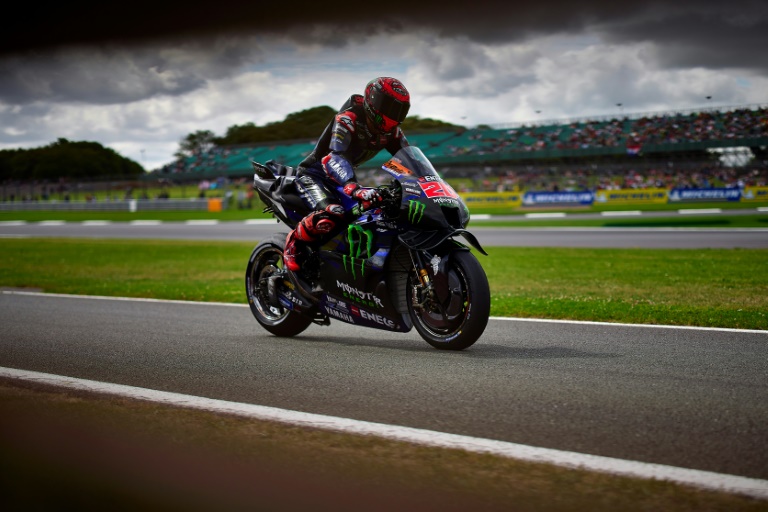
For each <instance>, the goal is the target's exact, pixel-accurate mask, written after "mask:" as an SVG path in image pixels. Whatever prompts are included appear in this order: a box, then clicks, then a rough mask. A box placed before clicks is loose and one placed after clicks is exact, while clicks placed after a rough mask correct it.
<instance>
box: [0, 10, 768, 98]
mask: <svg viewBox="0 0 768 512" xmlns="http://www.w3.org/2000/svg"><path fill="white" fill-rule="evenodd" d="M107 5H108V3H107V2H103V1H99V2H92V1H82V0H81V1H77V0H75V1H73V2H69V3H67V2H58V3H54V4H52V5H50V6H46V7H45V8H40V7H39V6H38V5H35V4H32V3H29V2H27V3H25V4H21V5H20V6H19V12H18V13H17V14H16V16H15V18H14V20H13V21H12V22H9V23H6V24H5V25H4V27H3V30H2V31H0V101H7V102H11V103H17V104H18V103H26V102H30V101H36V100H41V99H48V100H57V99H64V100H76V101H77V100H80V99H83V100H88V101H89V102H96V103H121V102H129V101H134V100H136V99H141V98H146V97H150V96H153V95H156V94H169V95H178V94H184V93H186V92H189V91H191V90H194V89H195V88H198V87H200V86H202V85H203V84H204V83H206V81H207V80H210V79H212V78H224V77H226V76H229V75H230V74H232V73H234V72H236V71H237V66H239V65H240V64H242V63H244V62H248V60H249V59H250V60H251V61H252V60H253V57H254V54H255V52H257V51H258V47H257V46H256V43H255V42H252V41H253V39H250V38H252V37H254V36H258V35H264V36H269V35H273V34H279V35H281V36H283V37H288V38H290V39H292V40H294V41H296V42H299V43H315V44H319V45H325V46H344V45H345V44H349V43H350V42H354V41H357V40H359V38H362V37H365V36H367V35H371V34H375V33H378V34H387V33H392V34H396V33H400V32H405V31H407V32H409V33H412V34H413V33H415V34H418V33H419V32H420V31H421V32H423V33H424V35H425V37H432V38H434V37H438V38H441V39H442V41H443V44H444V45H445V41H446V40H449V39H450V40H452V41H459V42H460V41H468V42H480V43H488V44H494V43H504V42H513V41H523V40H526V39H529V38H532V37H535V36H541V35H551V34H571V35H578V34H586V33H588V34H592V35H598V36H599V37H600V38H601V39H602V40H603V41H604V42H610V43H616V44H624V43H647V44H649V55H651V56H652V57H653V58H654V60H655V62H656V65H657V66H660V67H668V68H686V67H703V68H710V69H724V68H749V69H752V70H754V71H756V72H758V73H760V74H766V75H768V59H766V58H765V57H764V49H765V48H768V2H766V1H765V0H728V1H723V0H698V1H695V0H677V1H676V2H668V1H667V0H664V1H635V2H628V3H625V2H617V1H616V0H610V1H607V0H584V1H580V2H575V1H573V0H569V1H564V0H556V1H549V2H535V1H533V2H525V3H514V2H509V1H508V0H491V1H481V2H475V3H473V5H472V6H471V7H467V6H466V4H458V3H455V2H453V3H451V2H445V1H443V0H441V1H439V2H438V1H434V0H430V1H423V0H422V1H419V0H416V1H413V2H407V3H403V4H391V3H390V4H386V7H385V5H384V4H380V3H369V2H359V3H358V4H356V5H355V6H354V7H351V6H349V7H348V6H345V5H344V4H342V3H339V4H334V3H326V2H314V3H313V4H312V6H311V7H308V6H303V5H302V4H301V3H298V4H297V3H296V2H270V3H265V2H254V1H252V2H240V1H234V0H218V1H216V2H205V3H201V2H195V1H190V2H187V3H185V4H176V3H174V4H169V3H166V2H157V1H152V2H150V1H148V0H136V1H133V2H130V3H122V4H119V7H107ZM111 5H114V4H111ZM32 10H34V12H32ZM25 11H26V12H25ZM244 41H245V42H244ZM438 43H440V39H438V40H437V41H436V44H438ZM159 49H166V51H167V53H163V52H162V51H159ZM467 52H471V50H470V49H468V48H465V49H462V46H461V44H451V45H450V54H448V53H447V52H443V53H442V54H441V55H439V60H436V61H434V62H433V61H431V60H430V61H429V63H428V64H427V65H431V66H434V67H435V68H436V72H438V73H439V74H440V76H441V77H442V78H445V79H448V78H451V79H456V78H466V77H467V76H469V75H472V74H477V73H478V72H480V71H479V68H478V66H479V62H481V61H480V60H478V59H475V58H468V55H467ZM470 57H471V56H470ZM435 62H437V63H439V64H440V65H439V66H438V65H437V64H435ZM513 78H514V80H523V79H524V77H517V76H516V77H513Z"/></svg>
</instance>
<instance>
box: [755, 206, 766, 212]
mask: <svg viewBox="0 0 768 512" xmlns="http://www.w3.org/2000/svg"><path fill="white" fill-rule="evenodd" d="M757 211H759V212H768V206H758V207H757Z"/></svg>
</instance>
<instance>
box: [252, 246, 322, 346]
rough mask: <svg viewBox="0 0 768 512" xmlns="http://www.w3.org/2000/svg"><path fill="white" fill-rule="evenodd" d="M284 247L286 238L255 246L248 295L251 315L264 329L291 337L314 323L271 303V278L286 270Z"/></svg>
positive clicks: (277, 334) (307, 318) (276, 334)
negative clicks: (284, 265) (269, 285)
mask: <svg viewBox="0 0 768 512" xmlns="http://www.w3.org/2000/svg"><path fill="white" fill-rule="evenodd" d="M284 244H285V235H274V236H273V237H272V238H269V239H268V240H265V241H263V242H261V243H259V244H258V245H257V246H256V248H255V249H254V250H253V252H252V253H251V258H250V259H249V260H248V266H247V268H246V271H245V293H246V295H247V297H248V305H249V306H250V307H251V313H253V316H254V317H255V318H256V320H257V321H258V322H259V323H260V324H261V326H262V327H264V329H266V330H267V331H269V332H271V333H272V334H274V335H275V336H282V337H290V336H296V335H297V334H300V333H301V332H303V331H304V330H306V328H307V327H309V325H310V324H311V323H312V319H311V318H309V317H306V316H304V315H302V314H300V313H297V312H295V311H291V310H290V309H286V308H284V307H282V306H281V305H277V304H273V303H272V301H270V296H269V288H268V283H269V277H271V276H273V275H274V274H275V273H278V272H280V271H281V270H282V268H283V246H284Z"/></svg>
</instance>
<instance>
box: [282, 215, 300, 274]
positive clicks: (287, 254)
mask: <svg viewBox="0 0 768 512" xmlns="http://www.w3.org/2000/svg"><path fill="white" fill-rule="evenodd" d="M298 230H299V227H298V226H297V227H296V229H294V230H292V231H291V232H290V233H288V236H287V237H285V248H284V249H283V265H285V268H287V269H288V270H290V271H291V272H298V271H299V269H300V268H301V265H299V262H298V260H299V259H301V256H302V252H303V251H302V249H303V247H301V245H303V242H304V240H301V239H299V236H298V233H297V231H298Z"/></svg>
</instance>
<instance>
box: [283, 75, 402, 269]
mask: <svg viewBox="0 0 768 512" xmlns="http://www.w3.org/2000/svg"><path fill="white" fill-rule="evenodd" d="M410 99H411V97H410V94H408V91H407V90H406V88H405V87H404V86H403V84H402V83H401V82H400V81H399V80H397V79H395V78H390V77H379V78H375V79H373V80H371V81H370V82H368V85H366V87H365V94H364V95H360V94H353V95H352V96H351V97H350V98H349V99H348V100H347V101H346V102H345V103H344V105H343V106H342V107H341V110H339V112H338V113H337V114H336V116H335V118H334V119H333V120H332V121H331V122H330V123H329V124H328V126H326V128H325V130H324V131H323V134H322V135H321V136H320V139H319V140H318V142H317V144H316V145H315V149H313V150H312V152H311V153H310V154H309V155H308V156H307V157H306V158H305V159H304V160H303V161H302V162H301V164H299V167H298V169H297V171H298V172H297V174H298V177H297V178H296V181H295V183H296V187H297V188H298V190H299V193H300V194H301V198H302V200H303V201H304V203H305V204H306V205H307V206H308V207H309V208H311V209H312V212H311V213H309V214H308V215H307V216H306V217H304V218H303V219H301V221H300V222H299V223H298V224H297V225H296V228H295V229H294V230H293V231H291V232H290V233H288V236H287V237H286V239H285V250H284V251H283V263H284V264H285V266H286V268H288V269H289V270H291V271H293V272H295V271H297V270H299V268H300V263H299V261H298V260H300V255H301V253H302V251H301V250H302V248H303V244H307V243H315V244H318V245H321V244H323V243H325V242H326V241H327V240H329V239H330V238H332V237H333V236H335V235H336V234H337V233H338V232H339V231H340V230H341V229H343V228H344V227H345V226H346V225H348V224H349V222H350V221H351V218H350V217H351V215H350V212H349V211H346V210H345V208H344V206H342V204H341V202H340V200H339V197H338V195H337V193H336V187H343V192H344V194H346V195H348V196H350V197H352V198H354V199H356V200H357V201H358V202H359V203H360V204H361V206H362V208H363V210H367V209H369V208H371V207H372V206H375V205H376V204H378V203H380V202H381V200H382V197H381V195H380V194H379V191H378V190H376V189H375V188H367V187H362V186H361V185H360V184H359V183H357V180H356V178H355V169H356V168H357V167H358V166H359V165H360V164H362V163H364V162H367V161H368V160H370V159H371V158H373V157H374V156H376V154H378V152H379V151H381V150H382V149H386V150H387V151H389V152H390V153H391V154H393V155H394V154H395V153H397V152H398V151H399V150H400V149H402V148H404V147H406V146H408V141H407V140H406V138H405V135H403V131H402V130H401V129H400V123H402V122H403V120H404V119H405V116H406V115H407V114H408V109H409V108H410V106H411V103H410Z"/></svg>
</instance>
